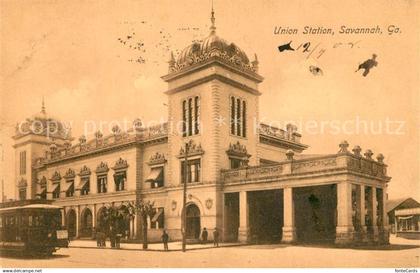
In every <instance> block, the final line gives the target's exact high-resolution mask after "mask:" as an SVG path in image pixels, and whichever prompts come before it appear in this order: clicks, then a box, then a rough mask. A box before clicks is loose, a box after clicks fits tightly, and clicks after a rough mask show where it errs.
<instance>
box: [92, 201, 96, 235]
mask: <svg viewBox="0 0 420 273" xmlns="http://www.w3.org/2000/svg"><path fill="white" fill-rule="evenodd" d="M92 228H93V229H94V230H96V204H93V211H92Z"/></svg>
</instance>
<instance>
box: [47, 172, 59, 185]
mask: <svg viewBox="0 0 420 273" xmlns="http://www.w3.org/2000/svg"><path fill="white" fill-rule="evenodd" d="M50 180H51V181H52V182H53V183H54V182H60V180H61V175H60V173H59V172H58V171H55V172H54V174H53V175H52V176H51V178H50Z"/></svg>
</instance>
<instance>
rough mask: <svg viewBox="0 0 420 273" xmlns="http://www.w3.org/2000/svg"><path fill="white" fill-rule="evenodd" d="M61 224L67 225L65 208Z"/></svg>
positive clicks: (62, 212) (62, 210) (62, 211)
mask: <svg viewBox="0 0 420 273" xmlns="http://www.w3.org/2000/svg"><path fill="white" fill-rule="evenodd" d="M60 212H61V226H62V227H64V226H65V225H66V211H65V209H64V208H63V209H61V210H60Z"/></svg>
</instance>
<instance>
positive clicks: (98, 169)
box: [96, 162, 109, 173]
mask: <svg viewBox="0 0 420 273" xmlns="http://www.w3.org/2000/svg"><path fill="white" fill-rule="evenodd" d="M108 171H109V168H108V165H107V164H106V163H104V162H101V163H100V164H99V165H98V167H96V173H106V172H108Z"/></svg>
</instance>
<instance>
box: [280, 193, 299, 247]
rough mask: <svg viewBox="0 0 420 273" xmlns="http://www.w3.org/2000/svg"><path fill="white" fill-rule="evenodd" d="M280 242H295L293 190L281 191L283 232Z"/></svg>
mask: <svg viewBox="0 0 420 273" xmlns="http://www.w3.org/2000/svg"><path fill="white" fill-rule="evenodd" d="M282 233H283V235H282V242H284V243H292V242H294V241H296V228H295V206H294V203H293V188H284V189H283V230H282Z"/></svg>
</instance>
